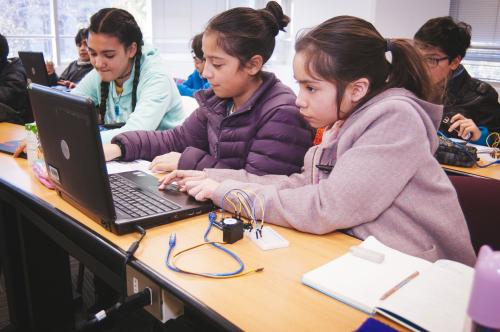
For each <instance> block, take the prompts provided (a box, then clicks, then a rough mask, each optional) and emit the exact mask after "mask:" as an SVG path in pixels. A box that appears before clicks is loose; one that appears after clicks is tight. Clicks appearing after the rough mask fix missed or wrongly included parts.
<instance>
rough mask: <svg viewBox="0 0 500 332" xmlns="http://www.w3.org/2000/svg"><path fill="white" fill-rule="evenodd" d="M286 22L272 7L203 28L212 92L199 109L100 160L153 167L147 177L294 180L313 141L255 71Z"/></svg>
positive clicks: (283, 98)
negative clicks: (184, 173)
mask: <svg viewBox="0 0 500 332" xmlns="http://www.w3.org/2000/svg"><path fill="white" fill-rule="evenodd" d="M289 21H290V19H289V18H288V16H286V15H284V14H283V11H282V8H281V6H280V5H279V4H278V3H276V2H274V1H271V2H269V3H268V4H267V6H266V8H265V9H261V10H255V9H251V8H244V7H240V8H233V9H230V10H228V11H225V12H223V13H221V14H219V15H217V16H215V17H214V18H212V19H211V20H210V22H209V23H208V26H207V28H206V30H205V32H204V34H203V42H202V44H203V52H204V55H205V61H206V63H205V67H204V70H203V76H204V77H205V78H207V79H208V81H209V83H210V85H211V87H212V88H211V89H209V90H203V91H199V92H198V93H197V94H196V95H195V97H196V99H197V101H198V103H199V104H200V107H199V108H198V109H197V110H196V111H194V112H193V113H192V114H191V116H189V117H188V118H187V119H186V121H185V122H184V124H182V125H181V126H178V127H176V128H174V129H171V130H166V131H132V132H127V133H123V134H120V135H118V136H116V137H114V138H113V140H112V144H108V145H105V146H104V151H105V156H106V160H112V159H115V158H120V159H121V160H134V159H146V160H152V163H151V168H152V170H153V171H157V172H162V171H171V170H175V169H191V170H202V169H204V168H207V167H210V168H230V169H244V170H246V171H248V172H250V173H253V174H258V175H263V174H286V175H288V174H292V173H294V172H299V171H300V169H301V167H302V164H303V158H304V155H305V153H306V151H307V149H308V148H309V147H310V146H311V145H312V140H313V133H312V131H311V129H310V127H309V126H308V124H307V123H306V122H305V121H304V120H303V119H302V117H301V116H300V114H299V110H298V108H297V106H296V105H295V95H294V93H293V92H292V90H291V89H290V88H288V87H287V86H285V85H283V84H282V83H281V82H280V81H279V80H278V79H277V78H276V77H275V76H274V75H273V74H272V73H268V72H263V71H262V66H263V65H264V63H266V61H267V60H268V59H269V58H270V57H271V54H272V52H273V50H274V45H275V36H276V35H277V34H278V32H279V31H280V30H283V29H284V28H285V27H286V26H287V24H288V22H289Z"/></svg>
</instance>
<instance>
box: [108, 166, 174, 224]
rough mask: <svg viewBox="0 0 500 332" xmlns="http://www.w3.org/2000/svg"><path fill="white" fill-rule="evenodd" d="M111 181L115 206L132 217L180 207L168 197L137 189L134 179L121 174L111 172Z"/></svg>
mask: <svg viewBox="0 0 500 332" xmlns="http://www.w3.org/2000/svg"><path fill="white" fill-rule="evenodd" d="M109 183H110V186H111V192H112V194H113V200H114V203H115V208H116V209H117V210H121V211H122V212H124V213H125V214H128V215H129V216H131V217H146V216H151V215H155V214H158V213H164V212H169V211H172V210H177V209H179V208H180V207H179V206H178V205H177V204H175V203H173V202H171V201H169V200H168V199H165V198H162V197H160V196H158V195H155V194H153V193H150V192H147V191H143V190H139V189H137V186H136V185H135V184H134V183H133V182H132V181H129V180H127V179H126V178H124V177H122V176H120V175H117V174H110V175H109Z"/></svg>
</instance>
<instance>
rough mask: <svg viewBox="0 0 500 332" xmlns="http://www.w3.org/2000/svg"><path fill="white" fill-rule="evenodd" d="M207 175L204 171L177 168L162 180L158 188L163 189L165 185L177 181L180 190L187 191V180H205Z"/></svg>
mask: <svg viewBox="0 0 500 332" xmlns="http://www.w3.org/2000/svg"><path fill="white" fill-rule="evenodd" d="M206 177H207V174H206V173H205V172H203V171H189V170H175V171H173V172H171V173H169V174H167V175H166V176H165V177H164V178H163V179H161V180H160V185H159V187H158V189H160V190H163V189H165V186H167V185H169V184H171V183H172V182H176V183H177V186H178V187H179V190H180V191H186V188H185V187H186V181H192V180H203V179H205V178H206Z"/></svg>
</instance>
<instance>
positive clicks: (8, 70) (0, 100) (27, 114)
mask: <svg viewBox="0 0 500 332" xmlns="http://www.w3.org/2000/svg"><path fill="white" fill-rule="evenodd" d="M8 56H9V44H8V42H7V39H6V38H5V37H4V36H3V35H1V34H0V122H11V123H18V124H24V123H26V122H31V121H33V114H32V113H31V107H30V103H29V97H28V90H27V89H26V86H27V84H28V83H27V77H26V72H25V70H24V67H23V64H22V63H21V60H20V59H19V58H10V59H9V58H8Z"/></svg>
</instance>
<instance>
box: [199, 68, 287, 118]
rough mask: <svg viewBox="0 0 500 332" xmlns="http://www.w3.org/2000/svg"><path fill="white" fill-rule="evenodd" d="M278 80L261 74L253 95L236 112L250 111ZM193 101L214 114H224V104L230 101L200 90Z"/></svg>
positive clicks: (210, 90) (265, 73)
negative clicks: (260, 81) (259, 83)
mask: <svg viewBox="0 0 500 332" xmlns="http://www.w3.org/2000/svg"><path fill="white" fill-rule="evenodd" d="M277 81H278V79H277V78H276V76H275V75H274V74H273V73H269V72H264V71H263V72H262V84H261V85H260V87H259V88H258V89H257V90H256V91H255V93H254V94H253V95H252V96H251V97H250V98H249V99H248V100H247V101H246V102H245V103H244V104H243V105H241V106H240V108H239V109H238V110H237V113H242V112H246V111H249V110H251V109H252V108H253V107H254V106H255V104H256V103H257V101H259V100H260V98H261V97H262V95H263V94H265V93H266V92H267V91H268V90H269V89H270V88H271V87H272V86H273V85H275V84H276V82H277ZM195 99H196V101H197V102H198V104H199V105H200V106H205V107H207V108H209V109H212V110H213V111H214V112H216V113H221V114H225V112H226V107H225V105H226V103H227V102H228V101H230V99H223V98H219V97H217V96H216V95H215V93H214V91H213V89H208V90H200V91H198V92H197V93H196V94H195Z"/></svg>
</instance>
